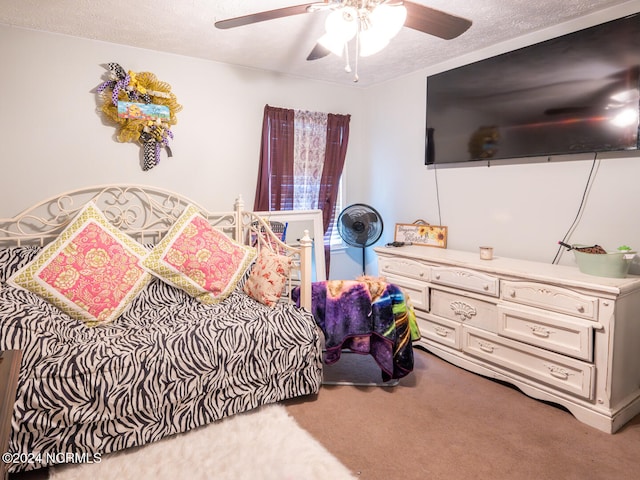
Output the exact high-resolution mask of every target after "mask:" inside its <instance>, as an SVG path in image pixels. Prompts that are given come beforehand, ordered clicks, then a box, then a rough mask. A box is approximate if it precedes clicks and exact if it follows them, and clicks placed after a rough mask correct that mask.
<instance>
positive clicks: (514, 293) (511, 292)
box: [509, 290, 516, 298]
mask: <svg viewBox="0 0 640 480" xmlns="http://www.w3.org/2000/svg"><path fill="white" fill-rule="evenodd" d="M509 296H510V297H511V298H516V291H515V290H509Z"/></svg>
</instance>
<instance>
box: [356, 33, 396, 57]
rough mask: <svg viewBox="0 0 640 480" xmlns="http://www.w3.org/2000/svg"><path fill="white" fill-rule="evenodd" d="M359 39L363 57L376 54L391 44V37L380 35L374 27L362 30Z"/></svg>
mask: <svg viewBox="0 0 640 480" xmlns="http://www.w3.org/2000/svg"><path fill="white" fill-rule="evenodd" d="M358 41H359V42H360V56H361V57H369V56H371V55H374V54H376V53H378V52H379V51H381V50H382V49H383V48H384V47H386V46H387V45H389V38H387V37H385V36H383V35H378V34H377V33H376V31H375V30H374V29H373V28H371V29H369V30H363V31H362V32H360V33H359V34H358Z"/></svg>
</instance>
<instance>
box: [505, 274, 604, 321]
mask: <svg viewBox="0 0 640 480" xmlns="http://www.w3.org/2000/svg"><path fill="white" fill-rule="evenodd" d="M501 292H502V298H503V299H504V300H506V301H508V302H515V303H521V304H523V305H531V306H533V307H541V308H544V309H547V310H553V311H554V312H559V313H566V314H568V315H574V316H577V317H581V318H587V319H589V320H598V299H597V298H596V297H590V296H588V295H583V294H581V293H577V292H574V291H573V290H569V289H568V288H562V287H556V286H553V285H545V284H543V283H535V282H513V281H509V280H503V281H502V287H501Z"/></svg>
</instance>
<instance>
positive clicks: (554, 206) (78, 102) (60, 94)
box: [0, 2, 640, 278]
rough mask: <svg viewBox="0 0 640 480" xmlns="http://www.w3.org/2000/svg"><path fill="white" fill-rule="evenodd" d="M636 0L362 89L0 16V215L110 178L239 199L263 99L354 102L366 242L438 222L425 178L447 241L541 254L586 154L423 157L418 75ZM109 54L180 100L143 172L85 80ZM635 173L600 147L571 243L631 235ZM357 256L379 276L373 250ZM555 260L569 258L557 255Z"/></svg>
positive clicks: (352, 269)
mask: <svg viewBox="0 0 640 480" xmlns="http://www.w3.org/2000/svg"><path fill="white" fill-rule="evenodd" d="M633 3H634V2H629V3H628V4H626V5H627V7H625V8H622V7H619V8H614V9H611V10H610V11H607V12H605V13H603V14H600V15H598V16H590V17H585V18H583V19H581V20H580V21H578V22H573V23H572V24H568V25H565V26H562V27H557V28H554V29H549V30H547V31H542V32H538V33H536V34H534V35H530V36H528V37H526V38H522V39H519V40H517V41H512V42H508V43H505V44H501V45H496V46H494V47H492V48H488V49H486V50H484V51H482V52H476V53H473V54H469V55H466V56H465V57H464V58H458V59H456V60H455V61H451V62H448V63H446V64H442V65H439V66H437V67H435V68H431V69H429V70H426V69H425V70H423V71H419V72H416V73H415V74H412V75H409V76H406V77H404V78H401V79H399V80H396V81H393V82H388V83H385V84H382V85H378V86H374V87H370V88H367V89H359V88H356V87H350V86H347V87H341V86H336V85H330V84H324V83H320V82H312V81H309V80H303V79H297V78H292V77H286V76H282V75H277V74H270V73H266V72H262V71H256V70H251V69H244V68H239V67H233V66H229V65H224V64H218V63H214V62H209V61H204V60H200V59H194V58H188V57H181V56H176V55H169V54H164V53H159V52H154V51H148V50H141V49H135V48H130V47H125V46H121V45H115V44H109V43H103V42H97V41H91V40H84V39H77V38H72V37H66V36H62V35H54V34H48V33H43V32H35V31H30V30H24V29H16V28H12V27H8V26H2V25H0V62H1V64H2V65H3V72H2V75H0V113H1V115H0V135H1V138H2V141H1V142H0V167H1V168H0V172H1V175H0V200H1V201H0V217H5V216H10V215H13V214H15V213H17V212H18V211H20V210H21V209H23V208H25V207H26V206H28V205H30V204H31V203H33V202H35V201H37V200H40V199H44V198H46V197H49V196H51V195H54V194H56V193H58V192H61V191H65V190H69V189H73V188H78V187H81V186H86V185H91V184H103V183H113V182H128V183H143V184H152V185H156V186H159V187H163V188H168V189H171V190H176V191H178V192H182V193H185V194H187V195H188V196H191V197H192V198H193V199H194V200H195V201H197V202H199V203H201V204H203V205H204V206H206V207H208V208H210V209H218V210H223V209H228V208H230V207H231V204H232V202H233V199H234V198H235V197H236V195H237V194H238V193H241V194H242V195H243V196H244V198H245V202H246V204H247V205H248V206H249V207H250V206H252V204H253V196H254V190H255V182H256V176H257V162H258V155H259V146H260V129H261V123H262V111H263V108H264V105H265V104H266V103H268V104H271V105H276V106H282V107H290V108H299V109H308V110H320V111H326V112H332V113H349V114H351V135H350V141H349V150H348V153H347V162H346V167H345V168H346V178H347V193H346V198H345V205H348V204H351V203H356V202H364V203H370V204H371V205H373V206H374V207H375V208H376V209H377V210H378V211H379V212H380V213H381V214H382V216H383V219H384V222H385V232H384V235H383V237H382V239H381V240H380V242H378V244H384V243H386V242H388V241H391V240H392V239H393V227H394V224H395V223H406V222H412V221H414V220H416V219H417V218H422V219H425V220H427V221H429V222H431V223H434V224H435V223H439V222H440V220H439V218H438V208H437V207H438V205H437V200H438V197H437V195H436V188H435V187H436V183H437V185H438V187H439V189H438V191H439V202H440V207H441V209H440V212H441V215H442V224H444V225H447V226H448V227H449V248H455V249H463V250H472V251H475V250H477V248H478V246H479V245H481V244H489V245H493V246H494V247H495V249H496V250H495V254H496V255H503V256H511V257H516V258H525V259H532V260H540V261H547V262H551V260H552V259H553V257H554V255H555V253H556V249H557V243H556V242H557V241H558V240H559V239H560V238H562V237H563V236H564V234H565V232H566V231H567V229H568V228H569V226H570V225H571V223H572V222H573V219H574V217H575V214H576V212H577V209H578V206H579V202H580V197H581V195H582V191H583V188H584V186H585V182H586V179H587V175H588V172H589V169H590V168H591V163H590V162H589V161H571V162H559V163H552V164H529V165H509V166H495V167H491V168H486V167H470V168H451V169H440V170H437V171H434V170H433V169H427V167H425V166H424V129H425V102H426V76H427V75H428V74H430V73H436V72H437V71H442V70H445V69H448V68H453V67H455V66H459V65H462V64H465V63H469V62H472V61H475V60H479V59H481V58H486V57H489V56H492V55H495V54H498V53H502V52H504V51H508V50H512V49H514V48H519V47H522V46H524V45H527V44H531V43H535V42H538V41H542V40H544V39H547V38H551V37H554V36H557V35H560V34H563V33H566V32H568V31H571V30H576V29H578V28H583V27H586V26H590V25H594V24H596V23H601V22H603V21H607V20H610V19H613V18H617V17H620V16H622V15H625V14H628V13H632V12H633V8H632V7H631V4H633ZM111 61H114V62H118V63H120V64H121V65H122V66H123V67H124V68H126V69H130V70H134V71H151V72H153V73H155V74H156V75H157V76H158V78H159V79H161V80H164V81H166V82H168V83H170V84H171V85H172V90H173V92H174V93H175V94H176V95H177V97H178V101H179V102H180V103H181V104H182V105H183V106H184V110H183V111H182V112H180V113H179V114H178V124H177V125H176V126H175V127H173V131H174V133H175V140H174V142H173V143H172V149H173V152H174V157H173V158H170V159H167V158H165V157H164V156H163V159H162V163H161V164H160V165H159V166H157V167H155V168H154V169H152V170H151V171H149V172H143V171H142V170H141V168H140V164H139V155H140V147H139V146H137V145H134V144H121V143H118V142H116V141H115V140H114V134H115V128H114V127H113V126H112V125H106V124H103V122H102V118H101V116H100V115H99V114H98V113H97V112H96V110H97V106H98V103H97V100H96V96H95V94H94V93H92V92H93V90H94V88H95V87H96V86H97V85H99V84H100V82H101V81H102V80H103V78H104V74H105V71H106V70H105V69H104V68H103V67H102V66H101V64H105V63H107V62H111ZM638 178H640V158H619V159H612V158H607V159H604V160H602V162H601V164H600V168H599V170H598V172H597V175H596V179H595V184H594V187H593V189H592V191H591V192H590V195H589V198H588V203H587V208H586V211H585V214H584V216H583V218H582V220H581V223H580V225H579V226H578V228H577V230H576V231H575V233H574V234H573V236H572V237H571V241H572V242H576V243H577V242H584V243H599V244H601V245H603V246H605V247H607V248H615V247H616V246H618V245H620V244H622V243H625V244H628V245H631V246H633V247H635V248H640V224H639V223H638V222H636V218H637V213H636V205H638V204H640V189H639V188H638V185H637V182H638V180H637V179H638ZM335 259H336V261H338V260H339V262H340V265H339V269H337V270H336V271H339V272H340V276H341V277H342V278H352V277H355V276H357V275H358V274H360V273H361V269H362V267H361V259H362V257H361V252H360V250H359V249H353V248H349V249H347V250H346V251H345V252H342V253H341V254H339V255H336V257H335ZM367 259H368V266H367V273H369V274H375V273H376V272H377V263H376V261H375V255H374V254H373V252H372V251H370V250H369V251H368V252H367ZM562 262H563V263H572V262H573V260H572V257H571V256H570V255H566V254H565V255H564V257H563V259H562ZM332 277H333V275H332ZM334 278H335V277H334Z"/></svg>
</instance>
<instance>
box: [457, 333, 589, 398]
mask: <svg viewBox="0 0 640 480" xmlns="http://www.w3.org/2000/svg"><path fill="white" fill-rule="evenodd" d="M462 350H463V351H464V352H466V353H468V354H469V355H473V356H474V357H478V358H481V359H482V360H485V361H487V362H490V363H493V364H495V365H499V366H501V367H503V368H505V369H508V370H512V371H513V372H516V373H518V374H520V375H524V376H526V377H529V378H532V379H534V380H536V381H538V382H541V383H544V384H547V385H550V386H552V387H553V388H556V389H558V390H563V391H565V392H568V393H571V394H573V395H577V396H579V397H583V398H587V399H592V397H593V393H592V392H593V388H592V382H593V373H594V370H595V367H594V366H593V365H590V364H588V363H585V362H581V361H580V360H576V359H574V358H569V357H564V356H562V355H558V354H556V353H553V352H549V351H547V350H542V349H540V348H536V347H532V346H530V345H525V344H522V343H518V342H515V341H513V340H509V339H508V338H502V337H499V336H497V335H495V334H492V333H489V332H484V331H482V330H477V329H474V328H471V327H467V326H463V327H462Z"/></svg>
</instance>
